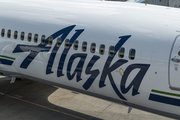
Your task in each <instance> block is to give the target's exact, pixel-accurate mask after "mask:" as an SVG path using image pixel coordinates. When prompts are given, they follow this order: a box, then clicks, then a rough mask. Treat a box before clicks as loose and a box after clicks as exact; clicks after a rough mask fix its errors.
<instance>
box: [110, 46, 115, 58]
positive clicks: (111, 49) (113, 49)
mask: <svg viewBox="0 0 180 120" xmlns="http://www.w3.org/2000/svg"><path fill="white" fill-rule="evenodd" d="M114 52H115V47H114V46H110V47H109V56H110V57H113V56H114Z"/></svg>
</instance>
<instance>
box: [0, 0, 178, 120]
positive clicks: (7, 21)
mask: <svg viewBox="0 0 180 120" xmlns="http://www.w3.org/2000/svg"><path fill="white" fill-rule="evenodd" d="M0 11H1V12H0V30H1V33H0V73H1V74H2V75H5V76H10V77H11V83H13V82H14V81H15V79H16V78H17V77H20V78H27V79H30V80H34V81H40V82H44V83H47V84H51V85H58V86H60V87H64V88H68V89H71V90H75V91H79V92H82V93H86V94H89V95H92V96H96V97H99V98H102V99H106V100H110V101H113V102H116V103H120V104H124V105H127V106H130V107H134V108H138V109H141V110H146V111H149V112H153V113H156V114H160V115H164V116H168V117H172V118H177V119H179V118H180V80H179V79H180V37H179V35H180V16H179V15H180V10H179V9H174V8H168V7H162V6H153V5H144V4H133V3H127V2H109V1H103V2H102V1H84V0H43V1H42V0H30V1H28V0H27V1H21V0H5V1H4V0H0Z"/></svg>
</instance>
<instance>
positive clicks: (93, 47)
mask: <svg viewBox="0 0 180 120" xmlns="http://www.w3.org/2000/svg"><path fill="white" fill-rule="evenodd" d="M1 36H2V37H4V36H5V29H2V30H1ZM7 37H8V38H10V37H11V30H8V31H7ZM17 38H18V31H14V39H17ZM24 38H25V33H24V32H21V34H20V39H21V40H24ZM32 38H33V39H34V42H35V43H37V42H38V34H35V35H34V37H33V36H32V33H28V37H27V40H28V41H29V42H31V41H32ZM45 40H46V37H45V35H42V36H41V44H45ZM52 43H53V37H52V36H50V37H49V38H48V44H49V45H52ZM61 43H62V41H61V38H60V37H58V38H57V43H56V45H57V46H58V47H60V46H61ZM69 46H70V40H69V39H66V40H65V48H67V49H68V48H69ZM78 46H79V41H78V40H76V41H75V42H74V45H73V48H74V50H78ZM86 50H87V42H86V41H84V42H83V43H82V51H84V52H86ZM95 51H96V44H95V43H91V46H90V52H91V53H95ZM104 52H105V45H104V44H101V45H100V47H99V54H101V55H104ZM108 52H109V56H111V57H113V56H114V55H115V52H116V51H115V47H114V46H110V47H109V51H108ZM124 54H125V48H124V47H121V48H120V49H119V51H118V56H119V57H120V58H124ZM135 54H136V50H135V49H130V51H129V59H131V60H134V59H135Z"/></svg>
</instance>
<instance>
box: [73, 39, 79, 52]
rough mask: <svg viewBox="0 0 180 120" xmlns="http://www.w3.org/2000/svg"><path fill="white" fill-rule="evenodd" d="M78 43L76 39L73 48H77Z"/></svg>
mask: <svg viewBox="0 0 180 120" xmlns="http://www.w3.org/2000/svg"><path fill="white" fill-rule="evenodd" d="M78 44H79V42H78V40H76V41H75V42H74V50H77V49H78Z"/></svg>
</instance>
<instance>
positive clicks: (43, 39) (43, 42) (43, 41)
mask: <svg viewBox="0 0 180 120" xmlns="http://www.w3.org/2000/svg"><path fill="white" fill-rule="evenodd" d="M45 39H46V36H45V35H42V36H41V44H45Z"/></svg>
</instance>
